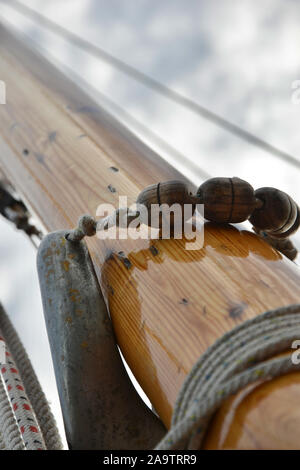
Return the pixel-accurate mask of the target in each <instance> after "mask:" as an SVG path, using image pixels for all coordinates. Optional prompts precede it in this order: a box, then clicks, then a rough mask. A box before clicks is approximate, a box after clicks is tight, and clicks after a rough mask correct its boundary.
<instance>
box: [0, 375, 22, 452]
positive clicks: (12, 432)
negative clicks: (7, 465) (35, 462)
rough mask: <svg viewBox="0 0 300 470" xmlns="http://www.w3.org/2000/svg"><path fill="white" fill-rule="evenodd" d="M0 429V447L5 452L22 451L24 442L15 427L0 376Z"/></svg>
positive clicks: (16, 426)
mask: <svg viewBox="0 0 300 470" xmlns="http://www.w3.org/2000/svg"><path fill="white" fill-rule="evenodd" d="M0 429H1V439H2V444H1V447H2V448H4V449H7V450H24V442H23V439H22V436H21V433H20V430H19V428H18V425H17V421H16V419H15V416H14V413H13V410H12V407H11V404H10V402H9V400H8V397H7V394H6V391H5V388H4V385H3V382H2V378H1V376H0Z"/></svg>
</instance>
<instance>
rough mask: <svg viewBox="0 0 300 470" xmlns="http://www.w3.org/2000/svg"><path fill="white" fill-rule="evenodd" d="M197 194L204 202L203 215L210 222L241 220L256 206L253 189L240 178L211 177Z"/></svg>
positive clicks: (236, 221) (235, 221) (245, 218)
mask: <svg viewBox="0 0 300 470" xmlns="http://www.w3.org/2000/svg"><path fill="white" fill-rule="evenodd" d="M197 195H198V196H199V198H200V200H201V202H202V203H203V204H204V217H205V218H206V219H208V220H210V221H212V222H217V223H238V222H243V221H244V220H247V219H248V217H249V216H250V214H251V213H252V211H253V210H254V208H255V207H256V199H255V197H254V189H253V188H252V186H251V185H250V184H249V183H247V182H246V181H244V180H241V179H240V178H235V177H234V178H211V179H209V180H207V181H205V183H203V184H202V185H201V186H200V187H199V189H198V191H197Z"/></svg>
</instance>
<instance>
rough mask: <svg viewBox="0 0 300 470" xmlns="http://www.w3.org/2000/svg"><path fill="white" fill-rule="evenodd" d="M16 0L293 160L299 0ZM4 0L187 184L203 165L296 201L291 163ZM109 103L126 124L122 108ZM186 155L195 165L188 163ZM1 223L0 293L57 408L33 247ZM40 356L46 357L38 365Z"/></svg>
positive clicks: (299, 191) (298, 112) (298, 113)
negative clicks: (156, 139) (76, 44)
mask: <svg viewBox="0 0 300 470" xmlns="http://www.w3.org/2000/svg"><path fill="white" fill-rule="evenodd" d="M23 3H24V4H27V5H30V6H31V7H32V8H35V9H36V10H38V11H39V12H41V13H43V14H44V15H45V16H46V17H48V18H50V19H52V20H53V21H55V22H56V23H57V24H60V25H61V26H63V27H65V28H67V29H68V30H70V31H72V32H74V33H76V34H77V35H79V36H81V37H83V38H85V39H87V40H88V41H90V42H91V43H93V44H96V45H99V46H100V47H101V48H103V49H104V50H106V51H107V52H109V53H111V54H112V55H114V56H115V57H117V58H119V59H121V60H123V61H125V62H126V63H128V64H130V65H132V66H134V67H136V68H137V69H139V70H141V71H143V72H144V73H146V74H148V75H149V76H151V77H153V78H155V79H157V80H159V81H161V82H162V83H163V84H165V85H168V86H169V87H171V88H172V89H174V90H177V91H178V92H180V93H182V94H184V95H185V96H187V97H189V98H191V99H192V100H194V101H195V102H197V103H199V104H201V105H203V106H205V107H207V108H209V109H210V110H211V111H214V112H215V113H217V114H219V115H220V116H222V117H224V118H226V119H228V120H230V121H231V122H233V123H235V124H238V125H240V126H242V127H243V128H244V129H246V130H248V131H250V132H252V133H254V134H255V135H257V136H259V137H261V138H263V139H265V140H267V141H268V142H270V143H271V144H273V145H275V146H277V147H279V148H280V149H282V150H284V151H286V152H289V153H290V154H292V155H293V156H295V157H296V158H297V159H299V160H300V147H299V129H298V127H299V121H300V119H299V118H300V104H298V105H297V104H293V103H292V100H291V95H292V92H293V90H292V83H293V82H294V81H295V80H299V79H300V66H299V44H300V28H299V24H300V4H299V2H298V1H297V0H260V1H259V2H258V1H253V0H249V1H248V0H223V1H220V0H189V1H188V2H187V1H186V0H185V1H184V0H139V1H136V0H109V1H107V0H105V1H103V0H102V1H101V0H100V1H96V0H64V2H62V1H58V0H52V1H51V2H45V1H41V0H32V1H27V2H26V1H23ZM8 4H10V5H11V6H4V5H3V4H2V3H1V4H0V16H1V17H2V18H5V20H6V21H9V22H11V23H12V24H14V25H15V26H16V27H17V28H19V29H20V30H22V31H23V32H25V33H26V34H28V36H30V37H31V39H32V40H33V41H34V42H35V44H36V45H37V47H38V48H39V49H40V50H42V51H43V53H44V54H45V55H46V56H47V57H48V58H49V60H51V61H54V62H55V63H56V64H57V65H58V66H59V67H60V68H63V67H64V66H66V67H68V69H69V70H68V73H70V74H71V75H72V77H73V79H74V75H73V73H75V74H80V77H81V80H83V81H84V82H85V83H83V82H82V84H83V86H84V87H85V89H86V91H87V92H89V93H90V94H92V95H94V96H95V97H96V99H97V100H99V102H100V103H104V101H103V98H102V97H101V96H100V95H96V93H95V92H96V91H97V92H99V93H101V94H103V95H104V96H106V97H107V98H109V99H110V100H112V101H114V102H115V103H116V104H117V105H118V106H121V107H122V108H123V109H124V110H125V111H126V112H127V113H129V114H130V116H131V117H133V118H135V119H136V120H138V121H139V122H140V123H141V124H143V125H144V126H147V128H148V129H150V130H151V131H152V132H154V133H156V134H157V135H158V136H160V137H161V138H163V139H164V140H165V141H166V142H167V143H169V144H171V145H172V146H173V147H174V148H175V149H176V150H178V151H180V152H181V153H182V154H184V155H185V157H186V160H181V161H176V159H175V157H174V154H172V152H171V151H169V152H168V151H167V150H166V149H161V148H160V147H159V144H158V143H157V142H154V141H151V137H149V135H148V136H146V135H143V132H142V130H141V129H140V128H138V126H137V127H136V129H135V130H136V131H138V132H139V133H140V135H141V136H142V137H143V138H145V139H146V140H147V141H148V142H150V143H151V145H153V147H154V148H158V150H160V151H161V152H162V154H163V155H164V156H165V157H166V158H168V159H170V161H171V162H172V163H173V164H175V165H176V166H178V168H180V169H181V170H182V171H184V172H185V173H186V174H187V175H188V176H189V177H190V178H192V179H193V180H194V181H195V182H196V183H198V182H200V181H201V179H202V178H201V169H203V170H205V171H206V172H207V173H209V174H211V175H213V176H226V175H228V176H239V177H241V178H244V179H247V180H248V181H249V182H250V183H251V184H253V186H254V187H256V188H257V187H259V186H276V187H278V188H279V189H282V190H284V191H286V192H288V193H290V194H291V195H292V196H293V197H294V198H295V199H296V200H297V201H298V202H299V201H300V186H299V174H298V173H299V169H297V168H295V167H293V166H291V165H290V164H288V163H286V162H283V161H281V160H279V159H278V158H275V157H274V156H271V155H269V154H267V153H266V152H264V151H262V150H259V149H257V148H255V147H253V146H251V145H249V143H248V142H244V141H242V140H240V139H238V138H236V137H234V136H232V135H231V134H229V133H227V132H225V131H224V130H221V129H219V128H218V127H216V126H215V125H213V124H212V123H210V122H208V121H206V120H204V119H203V118H202V117H199V116H198V115H196V114H193V113H192V112H191V111H189V110H186V109H184V108H183V107H181V106H179V105H178V104H174V103H172V102H171V101H170V100H168V99H166V98H163V97H162V96H160V95H158V94H157V93H155V92H153V91H151V90H149V89H148V88H147V87H145V86H143V85H141V84H140V83H137V82H135V81H134V80H133V79H132V78H128V77H126V76H124V74H123V73H121V72H119V71H117V70H115V69H113V68H112V67H111V66H109V65H107V64H105V63H103V62H102V61H100V60H98V59H96V58H95V57H93V56H92V55H91V54H89V53H87V52H84V51H81V50H79V49H78V48H77V47H74V46H73V45H72V44H70V43H69V42H67V41H66V40H64V39H62V38H60V37H58V35H57V34H54V33H51V32H49V31H47V30H46V29H45V28H44V27H41V26H40V25H39V24H38V23H37V22H36V21H32V20H31V19H30V18H28V17H27V18H26V17H25V16H24V15H23V14H20V13H18V12H16V11H15V10H14V9H13V4H12V3H10V2H8ZM0 79H1V70H0ZM86 83H87V84H88V85H90V86H91V87H93V88H94V90H92V89H91V88H88V86H87V84H86ZM105 103H106V105H107V102H105ZM107 106H108V105H107ZM108 107H109V109H111V111H113V112H114V113H115V115H117V116H118V117H119V118H120V119H122V120H124V121H125V122H126V123H127V124H128V125H130V126H133V128H134V124H133V123H132V122H129V120H128V119H127V118H126V116H125V115H124V114H122V113H121V112H119V111H118V110H116V109H115V108H113V107H112V106H111V105H110V106H108ZM126 119H127V120H126ZM189 162H193V163H194V164H196V166H197V167H198V168H199V171H197V170H196V171H194V169H190V168H189ZM0 223H1V225H0V230H1V231H0V257H1V264H0V273H1V283H0V298H1V299H2V301H3V303H4V304H5V306H6V307H7V308H8V310H9V312H10V314H11V316H12V318H13V320H14V321H15V323H16V325H17V328H18V330H19V331H20V333H21V336H22V338H23V339H24V342H25V343H26V344H27V347H28V349H29V352H30V353H31V356H32V358H33V362H34V364H35V366H36V369H37V370H38V372H39V374H40V377H41V380H42V382H43V385H44V387H45V389H46V390H48V393H49V398H50V399H51V400H53V401H54V403H56V405H55V406H56V410H57V406H58V405H57V402H56V401H55V400H56V398H55V396H54V391H53V390H54V386H53V377H52V376H50V372H49V373H48V371H50V369H51V365H50V362H49V357H48V356H47V354H48V350H47V344H46V337H45V335H44V326H43V320H42V315H41V304H40V300H39V294H38V287H37V276H36V271H35V260H34V251H33V249H32V247H31V246H30V244H29V243H28V242H27V241H26V240H25V239H24V238H23V237H22V236H21V235H17V234H15V233H14V232H13V231H12V229H11V228H9V227H8V226H7V225H6V224H4V223H2V222H0ZM299 241H300V238H299V236H298V237H297V239H296V242H297V243H298V244H299ZM299 246H300V244H299ZM20 292H21V293H22V295H21V294H20ZM45 358H47V359H46V360H45ZM45 361H48V362H49V363H48V362H47V367H46V368H45ZM51 384H52V385H51Z"/></svg>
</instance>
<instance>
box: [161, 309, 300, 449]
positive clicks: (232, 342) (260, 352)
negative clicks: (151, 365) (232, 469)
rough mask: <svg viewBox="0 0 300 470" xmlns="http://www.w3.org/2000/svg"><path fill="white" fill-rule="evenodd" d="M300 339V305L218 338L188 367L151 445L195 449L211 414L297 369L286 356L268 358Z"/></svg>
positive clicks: (256, 319) (268, 313)
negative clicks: (166, 425)
mask: <svg viewBox="0 0 300 470" xmlns="http://www.w3.org/2000/svg"><path fill="white" fill-rule="evenodd" d="M294 339H300V304H297V305H290V306H288V307H282V308H278V309H276V310H270V311H268V312H265V313H264V314H262V315H259V316H257V317H255V318H254V319H252V320H249V321H247V322H244V323H243V324H241V325H239V326H237V327H236V328H234V329H233V330H231V331H230V332H228V333H226V334H225V335H224V336H223V337H221V338H220V339H218V340H217V341H216V342H215V343H214V344H213V345H212V346H211V347H209V348H208V349H207V351H206V352H205V353H204V354H203V355H202V356H201V357H200V359H199V360H198V361H197V362H196V364H195V365H194V366H193V368H192V370H191V372H190V373H189V375H188V376H187V378H186V380H185V382H184V384H183V386H182V388H181V390H180V392H179V395H178V397H177V400H176V404H175V407H174V412H173V417H172V424H171V428H170V430H169V432H168V433H167V435H166V436H165V437H164V438H163V439H162V441H161V442H160V443H159V444H158V445H157V447H156V449H163V450H170V449H178V450H182V449H199V448H200V445H201V442H202V440H203V437H204V435H205V431H206V429H207V426H208V424H209V420H210V418H211V417H212V415H213V413H214V412H215V411H216V410H217V409H218V408H219V407H220V406H221V404H222V403H223V402H224V400H226V399H227V398H228V397H229V396H230V395H232V394H234V393H236V392H237V391H239V390H241V389H242V388H244V387H245V386H246V385H248V384H250V383H253V382H256V381H258V380H260V379H262V378H263V379H270V378H274V377H277V376H279V375H282V374H285V373H287V372H290V371H295V370H300V364H298V365H296V364H293V362H292V360H291V357H290V355H289V356H288V357H281V358H277V359H269V358H271V357H272V356H273V355H274V354H275V353H279V352H283V351H286V350H288V349H289V348H290V347H291V344H292V342H293V341H294Z"/></svg>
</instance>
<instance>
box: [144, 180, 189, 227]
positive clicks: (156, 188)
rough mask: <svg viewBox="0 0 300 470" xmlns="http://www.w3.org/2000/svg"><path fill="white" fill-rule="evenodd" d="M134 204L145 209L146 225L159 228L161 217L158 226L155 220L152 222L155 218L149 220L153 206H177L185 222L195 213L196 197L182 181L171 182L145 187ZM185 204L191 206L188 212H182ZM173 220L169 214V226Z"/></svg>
mask: <svg viewBox="0 0 300 470" xmlns="http://www.w3.org/2000/svg"><path fill="white" fill-rule="evenodd" d="M136 202H137V204H142V205H144V206H145V207H146V209H147V211H148V225H150V226H153V227H158V226H161V221H162V217H161V215H160V216H159V223H158V224H157V223H156V220H155V221H154V220H153V219H154V218H155V217H152V219H151V214H152V215H153V214H154V208H151V206H152V205H153V204H156V205H159V206H161V205H162V204H166V205H167V206H172V205H173V204H179V205H180V206H181V207H182V214H183V220H185V219H189V218H190V217H191V214H192V213H193V212H194V211H195V203H196V202H197V197H196V196H195V195H193V193H192V189H191V188H190V187H189V185H188V184H186V183H184V182H182V181H177V180H171V181H164V182H161V183H157V184H152V185H151V186H147V187H146V188H145V189H144V190H143V191H142V192H141V193H140V194H139V196H138V198H137V201H136ZM185 204H191V205H192V206H191V208H190V212H188V211H185V210H184V205H185ZM157 209H158V208H157ZM151 211H152V212H151ZM155 219H156V218H155ZM173 219H174V217H173V214H171V217H170V220H171V225H172V223H173Z"/></svg>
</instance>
